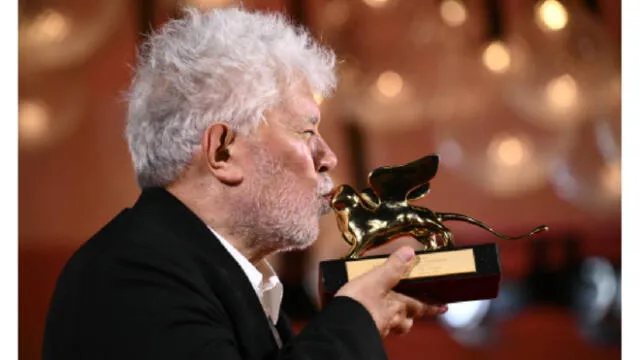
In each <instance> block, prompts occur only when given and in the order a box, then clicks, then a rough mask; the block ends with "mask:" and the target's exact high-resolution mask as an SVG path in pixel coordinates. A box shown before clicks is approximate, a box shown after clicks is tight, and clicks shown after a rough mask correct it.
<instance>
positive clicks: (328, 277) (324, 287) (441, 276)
mask: <svg viewBox="0 0 640 360" xmlns="http://www.w3.org/2000/svg"><path fill="white" fill-rule="evenodd" d="M465 250H466V251H465ZM416 255H417V257H418V258H419V264H418V265H416V266H415V267H414V270H413V271H412V272H411V273H410V274H409V275H408V276H407V277H406V278H404V279H402V280H401V281H400V283H399V284H398V285H397V286H396V287H395V288H394V291H397V292H399V293H403V294H406V295H409V296H412V297H414V298H417V299H420V300H422V301H424V302H428V303H432V304H451V303H456V302H462V301H472V300H482V299H492V298H495V297H497V296H498V290H499V287H500V279H501V270H500V258H499V253H498V247H497V245H496V244H482V245H475V246H464V247H457V248H454V249H446V250H437V251H428V252H426V251H417V252H416ZM460 255H464V256H460ZM386 258H387V256H384V255H381V256H370V257H362V258H360V259H355V260H345V259H340V260H329V261H323V262H321V263H320V293H321V294H322V297H323V302H325V303H326V301H328V300H329V299H331V298H332V297H333V296H334V295H335V293H336V292H337V291H338V290H339V289H340V287H342V285H344V284H345V283H347V282H348V281H350V280H352V279H353V278H354V276H353V274H354V273H353V272H351V277H350V272H349V270H348V268H351V269H353V266H360V267H362V268H363V269H366V268H371V267H373V266H375V265H376V264H377V263H379V262H380V259H381V260H384V259H386ZM372 260H373V261H372ZM352 262H360V263H359V264H349V263H352ZM419 267H420V269H418V268H419ZM425 269H426V270H425ZM416 270H420V271H416ZM425 274H426V275H425ZM355 277H357V276H355Z"/></svg>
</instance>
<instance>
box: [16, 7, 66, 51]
mask: <svg viewBox="0 0 640 360" xmlns="http://www.w3.org/2000/svg"><path fill="white" fill-rule="evenodd" d="M70 27H71V26H70V21H69V19H68V18H67V17H66V16H64V15H63V14H61V13H60V12H58V11H56V10H53V9H47V10H44V11H42V12H41V13H40V14H39V15H37V16H36V17H35V18H34V19H33V22H32V23H31V24H30V25H29V27H28V28H27V32H26V36H27V39H28V40H29V41H30V42H33V43H35V44H47V43H56V42H61V41H62V40H64V38H65V37H67V36H68V35H69V32H70Z"/></svg>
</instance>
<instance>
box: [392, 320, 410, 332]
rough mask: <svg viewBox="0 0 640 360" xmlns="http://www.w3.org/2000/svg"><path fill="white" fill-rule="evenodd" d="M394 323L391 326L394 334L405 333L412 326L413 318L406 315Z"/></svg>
mask: <svg viewBox="0 0 640 360" xmlns="http://www.w3.org/2000/svg"><path fill="white" fill-rule="evenodd" d="M394 325H395V326H394V327H393V328H391V331H390V332H391V333H393V334H394V335H404V334H407V333H409V331H411V328H412V327H413V318H410V317H406V318H404V319H402V320H399V321H397V322H396V323H394Z"/></svg>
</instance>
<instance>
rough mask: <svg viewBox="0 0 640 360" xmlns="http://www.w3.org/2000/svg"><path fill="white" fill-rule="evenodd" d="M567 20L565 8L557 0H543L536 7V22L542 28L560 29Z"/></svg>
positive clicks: (564, 25)
mask: <svg viewBox="0 0 640 360" xmlns="http://www.w3.org/2000/svg"><path fill="white" fill-rule="evenodd" d="M568 21H569V14H568V13H567V9H566V8H565V7H564V6H563V5H562V4H561V3H560V2H559V1H557V0H545V1H544V2H542V3H541V4H539V5H538V6H537V8H536V22H537V23H538V26H540V27H541V28H542V29H543V30H550V31H558V30H562V29H564V28H565V27H566V26H567V22H568Z"/></svg>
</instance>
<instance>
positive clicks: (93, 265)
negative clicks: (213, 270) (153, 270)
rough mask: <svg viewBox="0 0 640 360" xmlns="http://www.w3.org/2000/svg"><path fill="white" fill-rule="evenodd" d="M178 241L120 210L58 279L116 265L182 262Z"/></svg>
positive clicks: (182, 255) (82, 248)
mask: <svg viewBox="0 0 640 360" xmlns="http://www.w3.org/2000/svg"><path fill="white" fill-rule="evenodd" d="M185 257H186V253H185V251H184V250H183V249H182V245H181V242H180V241H179V239H176V238H174V237H173V236H171V235H170V234H168V233H167V232H166V231H162V229H160V228H157V227H154V226H153V225H152V224H149V222H148V221H146V220H145V219H143V218H141V217H140V216H139V215H138V214H135V212H134V211H132V209H130V208H126V209H123V210H122V211H121V212H120V213H118V214H117V215H116V216H115V217H113V218H112V219H111V220H110V221H108V222H107V223H106V224H105V225H104V226H103V227H102V228H100V229H99V230H98V231H97V232H96V233H94V234H93V235H92V236H91V237H90V238H89V239H88V240H87V241H86V242H84V243H83V244H82V245H81V246H80V247H79V248H78V249H77V250H76V251H75V252H74V253H73V254H72V256H71V257H70V258H69V260H68V261H67V264H66V265H65V268H64V270H63V272H62V274H61V276H67V277H74V276H76V275H79V274H84V275H82V276H87V275H88V274H92V273H93V272H104V271H105V270H107V269H109V268H110V267H112V266H114V265H117V263H118V262H122V261H129V262H135V261H137V260H138V259H139V260H140V261H144V262H146V263H157V262H166V261H169V260H170V259H176V260H175V261H176V262H178V261H179V262H185Z"/></svg>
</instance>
